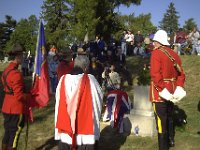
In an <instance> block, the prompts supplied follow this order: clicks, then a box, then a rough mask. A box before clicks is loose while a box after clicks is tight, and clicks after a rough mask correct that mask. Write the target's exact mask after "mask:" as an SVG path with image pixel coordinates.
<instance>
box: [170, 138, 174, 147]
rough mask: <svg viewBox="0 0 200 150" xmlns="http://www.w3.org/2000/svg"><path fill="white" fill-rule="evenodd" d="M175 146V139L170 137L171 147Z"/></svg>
mask: <svg viewBox="0 0 200 150" xmlns="http://www.w3.org/2000/svg"><path fill="white" fill-rule="evenodd" d="M174 146H175V142H174V140H173V139H169V147H174Z"/></svg>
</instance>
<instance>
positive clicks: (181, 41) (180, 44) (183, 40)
mask: <svg viewBox="0 0 200 150" xmlns="http://www.w3.org/2000/svg"><path fill="white" fill-rule="evenodd" d="M187 44H188V43H187V34H186V33H185V32H184V31H183V29H182V28H180V29H179V31H178V32H177V33H176V37H175V45H176V46H177V52H178V55H181V54H182V53H184V51H183V50H182V48H184V47H186V46H187Z"/></svg>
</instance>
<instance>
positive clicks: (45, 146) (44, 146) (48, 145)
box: [35, 137, 58, 150]
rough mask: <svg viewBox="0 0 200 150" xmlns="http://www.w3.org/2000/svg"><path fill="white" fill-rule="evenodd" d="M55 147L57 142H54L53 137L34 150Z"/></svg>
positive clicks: (47, 149) (46, 149)
mask: <svg viewBox="0 0 200 150" xmlns="http://www.w3.org/2000/svg"><path fill="white" fill-rule="evenodd" d="M57 145H58V141H56V140H54V137H51V138H50V139H48V140H47V141H46V142H45V143H44V144H43V145H41V146H39V147H37V148H36V149H35V150H50V149H52V148H54V147H55V146H57Z"/></svg>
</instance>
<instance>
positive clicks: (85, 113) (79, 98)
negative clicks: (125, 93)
mask: <svg viewBox="0 0 200 150" xmlns="http://www.w3.org/2000/svg"><path fill="white" fill-rule="evenodd" d="M89 63H90V62H89V58H88V57H87V56H86V55H79V56H77V57H76V58H75V61H74V69H73V70H72V71H71V73H70V74H65V75H63V76H62V77H61V79H60V81H59V83H58V86H57V89H56V105H55V140H60V143H59V146H58V150H75V149H79V150H83V149H84V150H85V149H90V150H97V149H98V147H97V143H98V142H97V141H98V140H99V137H100V116H101V109H102V99H103V92H102V89H101V87H100V85H99V83H98V82H97V80H96V79H95V77H94V76H93V75H91V74H87V71H88V67H89Z"/></svg>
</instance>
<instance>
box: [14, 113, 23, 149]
mask: <svg viewBox="0 0 200 150" xmlns="http://www.w3.org/2000/svg"><path fill="white" fill-rule="evenodd" d="M22 117H23V115H20V116H19V122H18V123H17V128H18V130H17V132H16V134H15V138H14V142H13V146H12V147H13V148H16V146H17V140H18V138H19V134H20V132H21V130H22V128H21V127H20V123H21V122H22Z"/></svg>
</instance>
